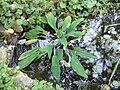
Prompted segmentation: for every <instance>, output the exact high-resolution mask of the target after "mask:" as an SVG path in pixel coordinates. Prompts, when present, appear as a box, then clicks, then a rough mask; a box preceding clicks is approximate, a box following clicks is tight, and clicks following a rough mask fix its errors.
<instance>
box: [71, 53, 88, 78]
mask: <svg viewBox="0 0 120 90" xmlns="http://www.w3.org/2000/svg"><path fill="white" fill-rule="evenodd" d="M71 66H72V68H73V70H74V71H75V72H76V73H77V74H78V75H80V76H82V77H85V78H87V77H88V76H87V75H86V73H85V70H84V68H83V66H82V65H81V63H80V62H79V60H78V59H77V56H76V55H74V54H72V56H71Z"/></svg>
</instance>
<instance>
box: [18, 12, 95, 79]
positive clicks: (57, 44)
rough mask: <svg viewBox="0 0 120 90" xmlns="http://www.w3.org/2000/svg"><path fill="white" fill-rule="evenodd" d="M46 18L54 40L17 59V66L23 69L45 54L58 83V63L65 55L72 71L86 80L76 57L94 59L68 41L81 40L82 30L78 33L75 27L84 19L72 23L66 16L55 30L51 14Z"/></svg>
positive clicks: (54, 21) (83, 32) (55, 21)
mask: <svg viewBox="0 0 120 90" xmlns="http://www.w3.org/2000/svg"><path fill="white" fill-rule="evenodd" d="M46 18H47V22H48V24H49V25H50V26H51V27H52V28H53V29H54V31H55V34H54V37H55V39H54V40H53V41H52V44H51V45H46V46H43V47H40V48H39V47H36V48H33V49H32V50H29V51H27V52H25V53H23V54H22V55H21V56H20V58H19V60H20V62H19V63H18V65H19V66H20V68H21V69H22V68H25V67H26V66H28V65H29V64H30V63H31V62H32V61H33V60H35V59H37V58H40V57H41V56H42V55H44V54H46V53H47V54H48V57H49V59H52V66H51V71H52V73H53V75H54V76H55V78H56V80H57V81H59V80H60V73H61V71H60V64H59V63H60V61H61V60H66V59H65V55H67V56H68V60H67V61H68V64H70V66H71V67H72V68H73V70H74V71H75V72H76V73H77V74H79V75H80V76H82V77H85V78H87V75H86V72H85V70H84V67H83V66H82V65H81V63H80V62H79V60H78V56H81V57H83V58H88V59H91V58H94V56H93V55H92V54H90V53H89V52H87V51H85V50H84V49H82V48H80V47H75V46H71V45H70V39H69V38H70V37H72V38H73V39H74V40H75V39H77V38H81V37H82V36H83V35H84V34H85V31H84V30H83V31H78V30H77V28H76V26H77V25H78V24H80V23H81V22H82V21H83V20H84V19H83V18H80V19H77V20H75V21H73V22H72V19H71V17H70V16H67V17H66V18H65V19H64V20H63V21H62V24H61V25H60V26H59V27H58V28H57V19H56V17H54V15H53V14H52V13H48V14H47V15H46ZM73 39H72V40H73ZM69 47H71V48H69ZM64 54H65V55H64Z"/></svg>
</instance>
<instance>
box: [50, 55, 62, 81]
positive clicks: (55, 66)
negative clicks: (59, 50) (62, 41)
mask: <svg viewBox="0 0 120 90" xmlns="http://www.w3.org/2000/svg"><path fill="white" fill-rule="evenodd" d="M51 71H52V73H53V75H54V77H55V78H56V80H57V81H59V80H60V65H59V59H58V57H57V56H55V55H53V57H52V66H51Z"/></svg>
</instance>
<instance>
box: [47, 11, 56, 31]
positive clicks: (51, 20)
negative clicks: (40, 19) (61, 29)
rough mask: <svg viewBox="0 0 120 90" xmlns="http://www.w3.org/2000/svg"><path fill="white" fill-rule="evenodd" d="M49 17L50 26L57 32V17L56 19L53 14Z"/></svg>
mask: <svg viewBox="0 0 120 90" xmlns="http://www.w3.org/2000/svg"><path fill="white" fill-rule="evenodd" d="M46 17H47V21H48V24H49V25H50V26H51V27H52V28H53V29H54V30H57V28H56V20H57V19H56V17H54V15H53V14H52V13H48V14H47V15H46Z"/></svg>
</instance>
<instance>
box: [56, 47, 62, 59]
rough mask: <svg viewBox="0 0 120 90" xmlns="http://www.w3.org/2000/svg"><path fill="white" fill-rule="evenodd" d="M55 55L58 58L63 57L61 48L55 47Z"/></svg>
mask: <svg viewBox="0 0 120 90" xmlns="http://www.w3.org/2000/svg"><path fill="white" fill-rule="evenodd" d="M56 56H57V58H58V59H59V60H62V59H63V49H56Z"/></svg>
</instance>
